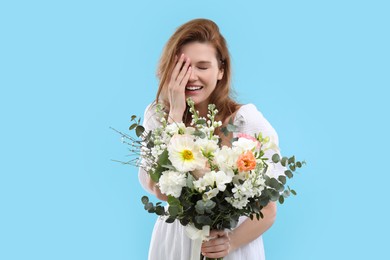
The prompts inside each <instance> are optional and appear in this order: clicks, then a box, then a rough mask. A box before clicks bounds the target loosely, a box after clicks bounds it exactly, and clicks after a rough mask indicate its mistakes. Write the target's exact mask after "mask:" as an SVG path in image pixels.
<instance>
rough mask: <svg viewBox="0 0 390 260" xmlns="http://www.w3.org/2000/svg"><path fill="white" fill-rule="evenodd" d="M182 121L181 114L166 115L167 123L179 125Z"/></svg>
mask: <svg viewBox="0 0 390 260" xmlns="http://www.w3.org/2000/svg"><path fill="white" fill-rule="evenodd" d="M182 121H183V114H181V115H180V114H178V113H169V115H168V123H169V124H171V123H180V122H182Z"/></svg>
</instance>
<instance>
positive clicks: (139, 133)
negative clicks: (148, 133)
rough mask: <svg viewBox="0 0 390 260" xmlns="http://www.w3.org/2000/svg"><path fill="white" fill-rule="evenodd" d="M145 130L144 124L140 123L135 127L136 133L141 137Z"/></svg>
mask: <svg viewBox="0 0 390 260" xmlns="http://www.w3.org/2000/svg"><path fill="white" fill-rule="evenodd" d="M144 132H145V128H144V127H143V126H142V125H138V126H137V127H136V128H135V134H136V135H137V136H138V137H140V136H141V135H142V134H143V133H144Z"/></svg>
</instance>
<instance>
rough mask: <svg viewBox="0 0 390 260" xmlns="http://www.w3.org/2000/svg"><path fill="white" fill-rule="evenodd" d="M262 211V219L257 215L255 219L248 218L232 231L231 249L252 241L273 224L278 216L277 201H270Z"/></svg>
mask: <svg viewBox="0 0 390 260" xmlns="http://www.w3.org/2000/svg"><path fill="white" fill-rule="evenodd" d="M261 212H262V213H263V215H264V218H260V220H257V218H256V217H255V218H253V220H251V219H249V218H248V219H247V220H245V221H244V222H243V223H242V224H241V225H239V226H238V227H237V228H236V229H234V230H233V231H232V232H231V233H230V235H229V237H230V251H234V250H235V249H237V248H239V247H241V246H243V245H246V244H248V243H250V242H251V241H253V240H255V239H256V238H258V237H259V236H261V235H262V234H263V233H264V232H265V231H267V230H268V229H269V228H270V227H271V226H272V224H273V223H274V222H275V218H276V203H275V202H270V203H268V205H267V206H265V207H264V208H263V209H262V211H261Z"/></svg>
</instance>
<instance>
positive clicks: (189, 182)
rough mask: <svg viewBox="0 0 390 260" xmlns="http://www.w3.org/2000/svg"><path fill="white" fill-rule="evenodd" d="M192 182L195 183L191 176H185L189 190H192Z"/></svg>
mask: <svg viewBox="0 0 390 260" xmlns="http://www.w3.org/2000/svg"><path fill="white" fill-rule="evenodd" d="M194 181H195V178H194V176H192V174H188V176H187V187H188V188H190V189H191V190H192V189H193V188H194Z"/></svg>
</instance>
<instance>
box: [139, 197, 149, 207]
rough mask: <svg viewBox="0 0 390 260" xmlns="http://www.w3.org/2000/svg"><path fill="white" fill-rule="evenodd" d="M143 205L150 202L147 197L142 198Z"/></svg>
mask: <svg viewBox="0 0 390 260" xmlns="http://www.w3.org/2000/svg"><path fill="white" fill-rule="evenodd" d="M141 201H142V204H144V205H145V204H147V203H148V202H149V198H148V197H147V196H142V198H141Z"/></svg>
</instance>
